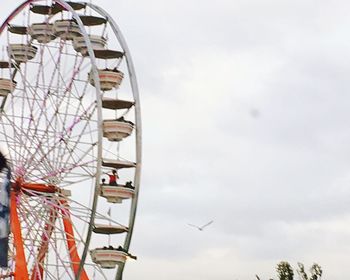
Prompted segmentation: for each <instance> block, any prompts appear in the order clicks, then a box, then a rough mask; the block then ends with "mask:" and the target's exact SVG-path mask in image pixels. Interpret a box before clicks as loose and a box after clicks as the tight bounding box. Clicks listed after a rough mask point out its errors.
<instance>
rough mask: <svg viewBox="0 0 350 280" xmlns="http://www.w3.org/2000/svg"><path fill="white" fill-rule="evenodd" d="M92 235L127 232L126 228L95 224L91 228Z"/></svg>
mask: <svg viewBox="0 0 350 280" xmlns="http://www.w3.org/2000/svg"><path fill="white" fill-rule="evenodd" d="M93 232H94V233H98V234H121V233H124V232H128V228H127V227H126V226H123V225H100V224H95V226H94V228H93Z"/></svg>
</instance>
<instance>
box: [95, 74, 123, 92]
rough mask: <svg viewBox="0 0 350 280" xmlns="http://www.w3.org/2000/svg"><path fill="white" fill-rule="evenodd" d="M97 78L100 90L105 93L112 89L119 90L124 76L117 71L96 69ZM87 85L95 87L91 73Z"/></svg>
mask: <svg viewBox="0 0 350 280" xmlns="http://www.w3.org/2000/svg"><path fill="white" fill-rule="evenodd" d="M98 76H99V78H100V87H101V90H103V91H106V90H111V89H113V88H119V86H120V84H121V83H122V80H123V77H124V74H123V73H122V72H120V71H119V70H112V69H98ZM89 83H90V84H91V85H93V86H95V81H94V79H93V75H92V73H91V72H90V73H89Z"/></svg>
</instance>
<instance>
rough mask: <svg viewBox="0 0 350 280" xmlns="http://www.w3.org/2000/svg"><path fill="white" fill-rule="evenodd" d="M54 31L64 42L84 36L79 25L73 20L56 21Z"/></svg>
mask: <svg viewBox="0 0 350 280" xmlns="http://www.w3.org/2000/svg"><path fill="white" fill-rule="evenodd" d="M53 30H54V33H55V35H56V36H58V37H60V38H61V39H62V40H73V39H74V38H76V37H80V36H82V35H81V32H80V28H79V25H78V24H77V23H76V22H75V21H73V20H68V19H63V20H56V21H55V23H54V24H53Z"/></svg>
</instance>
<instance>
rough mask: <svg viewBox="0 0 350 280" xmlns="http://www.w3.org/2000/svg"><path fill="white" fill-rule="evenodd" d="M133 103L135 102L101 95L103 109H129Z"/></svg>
mask: <svg viewBox="0 0 350 280" xmlns="http://www.w3.org/2000/svg"><path fill="white" fill-rule="evenodd" d="M134 104H135V102H132V101H128V100H122V99H113V98H108V97H102V107H103V108H105V109H111V110H120V109H130V108H131V107H132V106H134Z"/></svg>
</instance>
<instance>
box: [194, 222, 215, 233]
mask: <svg viewBox="0 0 350 280" xmlns="http://www.w3.org/2000/svg"><path fill="white" fill-rule="evenodd" d="M213 222H214V221H210V222H208V223H206V224H205V225H203V226H200V227H199V226H196V225H192V224H188V225H189V226H191V227H195V228H196V229H198V230H200V231H202V230H203V229H204V228H205V227H207V226H209V225H211V224H212V223H213Z"/></svg>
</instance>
